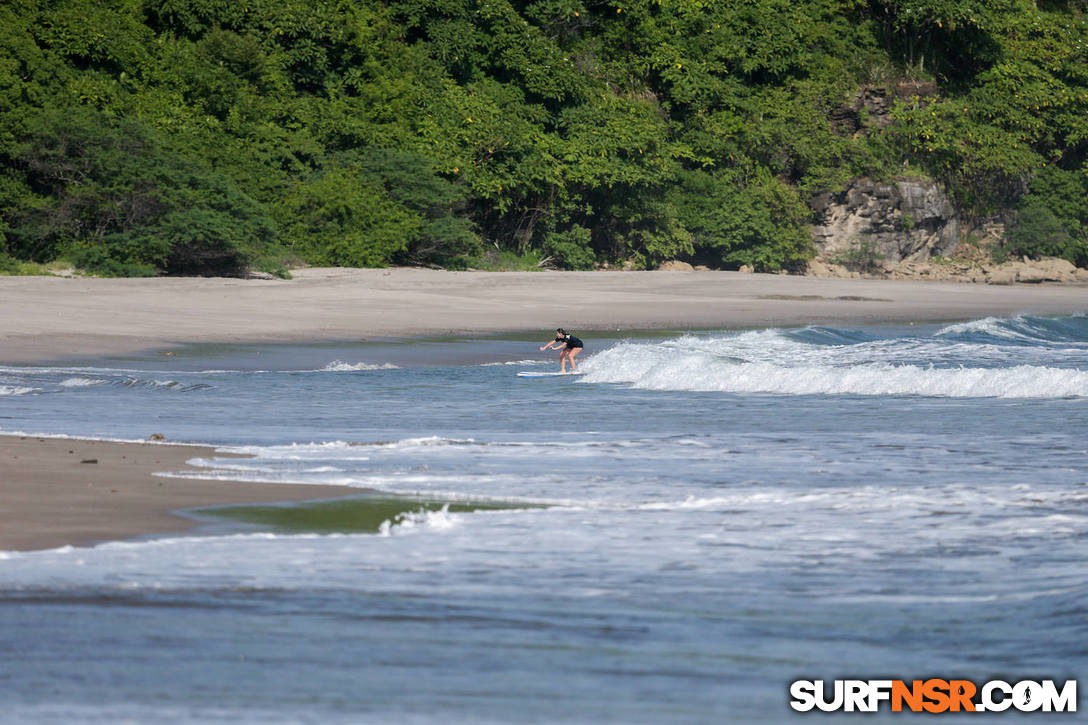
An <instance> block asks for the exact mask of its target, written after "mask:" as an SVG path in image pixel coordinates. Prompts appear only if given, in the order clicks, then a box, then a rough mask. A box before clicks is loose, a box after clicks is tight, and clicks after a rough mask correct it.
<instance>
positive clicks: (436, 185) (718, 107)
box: [0, 0, 1088, 275]
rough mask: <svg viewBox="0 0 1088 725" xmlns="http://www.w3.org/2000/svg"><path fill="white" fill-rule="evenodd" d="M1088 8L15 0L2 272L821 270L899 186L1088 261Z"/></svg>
mask: <svg viewBox="0 0 1088 725" xmlns="http://www.w3.org/2000/svg"><path fill="white" fill-rule="evenodd" d="M1085 11H1086V6H1085V3H1084V2H1083V0H1069V1H1068V2H1062V1H1061V0H1047V1H1046V2H1043V1H1041V0H1039V1H1038V2H1036V1H1035V0H998V1H996V2H995V1H993V0H722V1H721V2H704V1H702V0H631V1H630V2H627V1H625V0H594V1H592V2H591V1H590V0H535V1H526V2H516V1H514V0H315V1H314V2H300V1H299V0H276V1H275V2H272V1H271V0H252V1H250V2H238V3H235V2H226V1H225V0H167V1H163V0H160V1H158V2H151V1H150V0H93V1H92V0H49V1H48V2H47V1H46V0H9V2H7V3H4V5H3V7H0V157H2V159H3V164H2V165H0V272H8V273H11V272H12V271H16V272H18V271H19V270H30V269H41V267H25V266H23V265H26V264H28V263H29V264H38V265H41V264H49V263H52V262H55V261H57V260H62V261H66V262H69V263H71V264H73V265H75V266H77V267H79V268H81V269H84V270H87V271H90V272H93V273H95V274H101V275H150V274H197V275H201V274H240V273H243V272H245V271H247V270H254V269H256V270H262V271H266V272H271V273H274V274H284V273H285V265H289V264H291V263H311V264H332V265H349V266H384V265H389V264H417V265H434V266H442V267H447V268H455V269H460V268H466V267H486V268H535V267H536V266H538V265H540V264H549V265H553V266H558V267H562V268H568V269H591V268H593V267H594V266H595V265H596V264H600V263H604V262H608V263H610V264H616V263H621V264H622V263H625V262H626V263H633V264H634V265H635V266H636V267H643V268H645V267H652V266H655V265H656V264H657V263H659V262H660V261H662V260H666V259H685V260H688V261H692V262H695V263H700V264H707V265H709V266H713V267H724V268H738V267H740V266H741V265H751V266H753V267H754V268H755V269H757V270H768V271H772V270H778V269H795V268H798V267H801V266H803V264H804V263H805V261H806V260H807V259H808V258H809V257H810V256H811V254H812V250H811V246H810V242H809V231H808V224H809V222H810V212H809V210H808V207H807V204H806V202H807V201H808V199H809V198H810V196H811V195H812V194H815V193H817V192H819V191H823V190H827V189H835V188H841V187H842V186H843V185H844V184H845V183H847V182H848V181H849V180H850V179H851V178H853V177H856V176H862V175H867V176H871V177H874V178H890V177H892V176H897V175H903V174H911V175H925V176H930V177H932V178H934V179H936V180H938V181H939V182H940V183H941V184H942V185H944V186H945V188H946V189H948V191H949V192H950V193H951V195H952V197H953V199H954V200H955V203H956V204H957V206H958V207H959V209H960V210H961V212H962V213H964V214H965V215H966V216H967V217H968V218H969V219H970V218H971V217H981V216H984V215H987V214H991V213H994V212H996V211H999V210H1002V209H1006V208H1009V207H1016V208H1018V209H1019V219H1020V223H1019V226H1017V227H1016V228H1015V229H1013V231H1012V232H1011V233H1010V240H1009V246H1008V249H1007V253H1009V254H1059V255H1060V256H1063V257H1065V258H1067V259H1070V260H1072V261H1075V262H1076V263H1078V264H1082V265H1083V264H1088V239H1086V231H1085V230H1086V229H1088V210H1086V208H1085V202H1084V199H1085V198H1086V196H1088V194H1086V193H1085V192H1086V191H1088V182H1086V181H1085V179H1086V178H1088V176H1086V175H1088V166H1086V165H1085V164H1086V162H1085V159H1086V158H1088V21H1086V19H1085ZM863 92H864V93H863ZM863 96H865V97H878V98H882V99H884V100H885V102H886V103H885V104H884V105H883V106H882V107H876V106H870V105H867V103H866V102H864V101H863V100H861V99H862V98H863ZM1025 191H1027V192H1028V193H1026V194H1025Z"/></svg>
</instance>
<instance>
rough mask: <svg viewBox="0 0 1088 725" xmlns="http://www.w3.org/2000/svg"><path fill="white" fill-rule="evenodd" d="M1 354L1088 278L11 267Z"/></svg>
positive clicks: (341, 337)
mask: <svg viewBox="0 0 1088 725" xmlns="http://www.w3.org/2000/svg"><path fill="white" fill-rule="evenodd" d="M0 308H3V309H4V310H5V315H4V318H3V320H0V363H33V362H42V361H48V360H62V359H71V358H74V357H87V356H98V355H109V354H124V353H132V352H138V351H143V350H148V349H154V348H167V347H170V346H174V345H179V344H186V343H202V342H217V343H231V342H239V343H243V342H244V343H257V342H265V343H277V342H284V343H286V342H317V341H354V340H365V339H369V338H375V337H389V338H406V337H421V336H435V335H472V334H490V333H499V332H506V331H519V332H520V331H528V330H540V331H544V332H547V331H550V330H554V329H555V328H556V327H560V326H562V327H566V328H568V329H573V330H579V331H582V332H592V331H604V330H608V331H616V330H623V329H631V330H652V329H678V330H684V329H730V328H754V327H777V326H787V327H793V326H803V325H808V324H879V323H905V322H922V321H925V322H953V321H963V320H969V319H977V318H982V317H989V316H999V317H1007V316H1014V315H1017V314H1035V315H1068V314H1078V313H1084V312H1088V284H1085V283H1075V284H1072V283H1071V284H1061V285H1050V284H1039V285H1035V284H1032V285H1026V284H1016V285H1009V286H993V285H967V284H962V283H957V282H937V281H920V280H873V279H864V278H862V279H843V278H819V277H801V276H787V275H772V274H749V273H743V272H666V271H656V272H611V271H610V272H552V271H539V272H447V271H439V270H429V269H414V268H393V269H336V268H332V269H324V268H312V269H303V270H298V271H296V272H295V278H294V279H292V280H243V279H233V278H180V277H169V278H167V277H163V278H143V279H101V278H61V277H0Z"/></svg>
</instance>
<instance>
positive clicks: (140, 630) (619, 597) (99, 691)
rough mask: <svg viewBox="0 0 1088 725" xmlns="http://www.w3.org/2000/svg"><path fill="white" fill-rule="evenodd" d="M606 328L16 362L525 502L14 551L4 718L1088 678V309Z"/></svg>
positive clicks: (168, 717) (349, 479)
mask: <svg viewBox="0 0 1088 725" xmlns="http://www.w3.org/2000/svg"><path fill="white" fill-rule="evenodd" d="M581 337H583V339H585V340H586V341H587V349H586V352H585V354H584V356H582V357H580V361H581V366H580V367H581V369H582V370H583V371H584V374H583V375H581V376H576V377H575V376H568V377H562V378H558V377H553V378H539V379H524V378H518V377H516V375H515V374H516V372H517V371H518V370H546V369H551V367H552V366H554V365H555V363H554V361H553V360H552V359H550V358H544V357H543V354H542V353H539V352H537V345H538V344H539V343H540V341H534V340H521V339H517V338H515V337H509V338H502V339H498V338H496V339H484V340H432V341H417V342H403V341H377V342H369V343H354V344H348V343H344V344H339V345H331V344H330V345H311V346H302V345H295V346H194V347H190V348H182V349H178V350H175V351H172V352H173V353H174V354H172V355H169V356H167V355H161V354H158V353H155V352H151V353H148V354H146V355H137V356H130V357H125V358H113V359H98V360H84V361H74V362H72V363H71V364H68V363H66V364H64V365H63V366H61V365H51V366H43V367H27V366H23V367H3V368H0V431H3V432H25V433H35V434H41V433H46V434H66V435H78V436H94V437H104V438H116V439H143V438H146V437H147V436H148V435H150V434H151V433H163V434H164V435H165V436H166V437H167V438H168V439H170V440H173V441H192V442H201V443H211V444H215V445H217V446H221V447H222V448H223V450H224V451H228V452H245V453H250V454H252V455H253V456H254V457H253V458H248V459H238V458H230V457H222V458H214V459H210V460H201V461H198V462H199V463H200V464H201V466H202V469H201V471H200V472H199V473H197V474H195V475H199V476H202V477H208V478H216V479H222V480H223V481H224V483H223V485H230V481H231V480H237V479H248V480H264V481H284V482H304V483H338V484H344V485H348V486H355V487H359V488H369V489H377V490H379V491H381V492H384V493H385V494H392V495H404V496H406V497H416V498H418V497H426V498H428V499H431V500H439V501H442V500H444V501H456V502H469V503H472V502H489V503H499V504H503V505H504V506H507V508H498V509H496V508H487V509H480V510H476V511H468V512H461V513H451V512H449V511H444V510H437V511H435V510H431V511H422V510H420V509H419V508H418V506H416V505H415V504H414V503H412V502H411V501H408V500H406V502H405V507H404V512H403V514H402V515H399V516H394V517H392V518H390V519H389V520H388V521H387V522H386V523H385V524H383V526H382V527H381V529H380V531H379V533H376V534H339V533H337V534H327V533H302V534H298V533H286V532H283V531H277V530H267V529H261V528H253V527H252V526H248V527H247V526H241V525H238V526H237V527H236V528H231V527H230V526H229V525H224V524H222V523H219V524H215V525H209V527H208V528H207V529H202V530H199V531H198V532H197V533H196V534H195V535H191V536H183V537H174V538H157V539H150V540H141V541H131V542H115V543H107V544H101V545H99V546H96V547H93V548H66V549H59V550H53V551H44V552H32V553H14V552H8V553H0V722H12V723H14V722H41V723H44V722H57V723H71V722H88V723H114V722H148V723H207V722H230V723H288V722H291V723H294V722H307V723H309V722H313V723H341V722H343V723H354V722H383V723H384V722H394V723H401V722H407V723H415V722H421V723H450V722H496V723H537V722H547V723H621V722H622V723H628V722H630V723H708V722H778V721H782V720H786V719H791V717H793V716H792V715H791V711H790V710H789V707H788V701H789V697H788V685H789V683H790V682H791V681H793V680H795V679H817V678H824V679H834V678H837V677H864V678H878V677H887V678H902V679H913V678H925V677H930V676H944V677H962V678H966V679H972V680H975V681H976V682H983V681H986V680H989V679H993V678H996V677H1001V678H1003V679H1007V680H1009V681H1016V680H1020V679H1040V678H1044V677H1045V678H1054V679H1072V678H1075V677H1077V676H1078V675H1079V674H1082V673H1084V671H1085V668H1086V664H1088V566H1086V565H1085V559H1086V556H1088V438H1086V433H1088V318H1085V317H1071V318H1063V319H1038V318H1016V319H1008V320H995V319H987V320H979V321H975V322H971V323H965V324H960V325H951V326H944V327H941V326H908V327H894V328H892V327H885V328H877V327H874V328H866V329H830V328H805V329H798V330H757V331H746V332H713V333H704V334H688V335H668V336H664V337H660V338H639V339H632V340H627V341H623V340H604V339H594V336H593V335H591V334H589V333H586V334H584V335H581ZM543 339H546V336H545V337H544V338H542V340H543ZM165 473H168V474H169V473H170V472H165ZM174 475H177V474H176V473H175V474H174ZM541 504H543V505H544V506H541ZM796 717H798V718H801V717H804V716H796ZM809 717H811V716H809ZM855 717H856V716H855ZM900 717H902V716H900ZM1003 717H1004V719H1008V718H1009V717H1010V716H1009V715H1005V716H1003ZM1011 717H1012V719H1018V718H1017V717H1016V716H1011ZM1059 717H1061V716H1059ZM984 719H985V718H981V720H984ZM972 720H973V721H976V722H977V721H980V718H978V717H975V718H972Z"/></svg>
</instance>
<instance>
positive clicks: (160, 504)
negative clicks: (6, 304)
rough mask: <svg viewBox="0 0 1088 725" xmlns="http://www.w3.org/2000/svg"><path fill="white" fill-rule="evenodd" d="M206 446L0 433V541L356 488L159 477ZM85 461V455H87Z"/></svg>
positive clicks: (24, 543)
mask: <svg viewBox="0 0 1088 725" xmlns="http://www.w3.org/2000/svg"><path fill="white" fill-rule="evenodd" d="M213 456H219V457H223V456H224V454H222V453H218V454H217V453H216V452H215V449H214V448H210V447H207V446H193V445H171V444H162V443H120V442H112V441H100V440H80V439H74V438H38V437H33V436H12V435H0V551H29V550H36V549H52V548H57V547H61V546H86V545H90V544H95V543H98V542H102V541H112V540H118V539H128V538H133V537H139V536H146V535H151V534H173V533H180V532H186V531H189V530H191V529H193V528H195V527H196V526H197V525H198V524H197V522H196V521H195V520H193V519H191V518H185V517H183V516H180V515H178V514H176V513H174V512H175V511H178V510H180V509H185V508H194V507H199V506H216V505H227V504H241V503H264V502H278V501H307V500H312V499H322V498H336V497H340V496H348V495H351V494H354V493H360V492H361V489H358V488H350V487H346V486H319V485H307V484H281V483H253V482H244V481H209V480H198V479H188V478H166V477H162V476H155V475H153V474H154V473H156V472H172V471H185V470H189V471H192V470H195V468H194V467H193V466H189V465H188V464H187V463H186V461H188V460H191V459H193V458H205V457H213ZM90 461H94V463H91V462H90Z"/></svg>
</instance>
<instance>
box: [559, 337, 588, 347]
mask: <svg viewBox="0 0 1088 725" xmlns="http://www.w3.org/2000/svg"><path fill="white" fill-rule="evenodd" d="M555 341H556V342H565V343H567V347H585V346H584V345H583V344H582V341H581V340H579V339H578V338H577V337H575V336H574V335H567V336H566V337H563V336H562V335H556V336H555Z"/></svg>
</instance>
